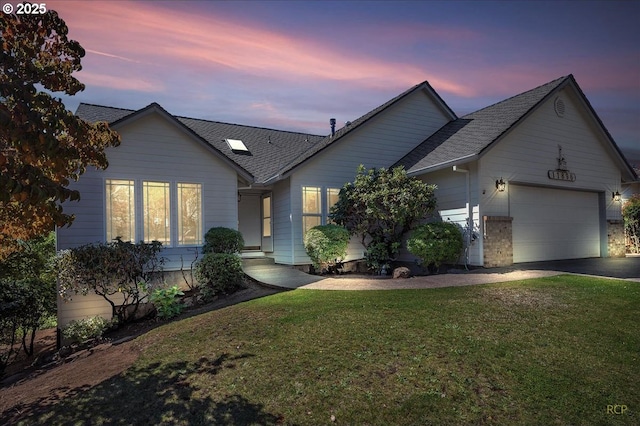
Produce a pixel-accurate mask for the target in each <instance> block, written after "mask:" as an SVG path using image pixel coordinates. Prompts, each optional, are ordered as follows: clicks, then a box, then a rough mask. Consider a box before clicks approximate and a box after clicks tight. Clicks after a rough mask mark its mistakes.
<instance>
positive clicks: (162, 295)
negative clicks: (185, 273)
mask: <svg viewBox="0 0 640 426" xmlns="http://www.w3.org/2000/svg"><path fill="white" fill-rule="evenodd" d="M176 296H184V293H183V292H182V291H181V290H180V288H179V287H178V286H177V285H174V286H172V287H167V288H157V289H155V290H153V292H152V293H151V297H150V302H151V303H153V306H155V307H156V310H157V311H158V318H162V319H171V318H173V317H175V316H177V315H179V314H180V312H182V310H183V309H184V305H183V304H182V303H180V301H179V300H178V299H176Z"/></svg>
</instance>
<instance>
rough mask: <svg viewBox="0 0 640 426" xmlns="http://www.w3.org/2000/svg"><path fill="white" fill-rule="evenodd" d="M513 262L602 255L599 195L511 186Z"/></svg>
mask: <svg viewBox="0 0 640 426" xmlns="http://www.w3.org/2000/svg"><path fill="white" fill-rule="evenodd" d="M509 202H510V207H511V217H513V223H512V226H513V229H512V232H513V261H514V263H517V262H536V261H541V260H557V259H579V258H584V257H599V256H600V214H599V208H598V194H596V193H592V192H580V191H566V190H559V189H549V188H537V187H529V186H521V185H510V186H509Z"/></svg>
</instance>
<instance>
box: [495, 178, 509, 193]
mask: <svg viewBox="0 0 640 426" xmlns="http://www.w3.org/2000/svg"><path fill="white" fill-rule="evenodd" d="M506 188H507V184H506V182H505V181H504V180H503V179H502V178H500V179H499V180H497V181H496V189H497V190H498V192H504V190H505V189H506Z"/></svg>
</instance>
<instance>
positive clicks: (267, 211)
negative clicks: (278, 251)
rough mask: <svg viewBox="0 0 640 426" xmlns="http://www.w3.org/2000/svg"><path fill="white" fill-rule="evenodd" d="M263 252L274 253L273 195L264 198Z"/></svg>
mask: <svg viewBox="0 0 640 426" xmlns="http://www.w3.org/2000/svg"><path fill="white" fill-rule="evenodd" d="M261 204H262V209H261V210H262V251H267V252H269V251H273V224H272V222H271V217H272V214H273V207H272V203H271V193H268V194H264V195H263V196H262V203H261Z"/></svg>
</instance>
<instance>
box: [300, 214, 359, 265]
mask: <svg viewBox="0 0 640 426" xmlns="http://www.w3.org/2000/svg"><path fill="white" fill-rule="evenodd" d="M348 244H349V231H347V230H346V229H345V228H343V227H342V226H338V225H321V226H314V227H313V228H311V229H310V230H308V231H307V233H306V234H305V236H304V249H305V250H306V252H307V255H308V256H309V258H311V262H313V267H314V268H316V269H319V270H327V271H328V270H331V269H332V268H334V267H335V265H336V263H338V262H341V261H342V260H343V259H344V257H345V256H346V254H347V245H348Z"/></svg>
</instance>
